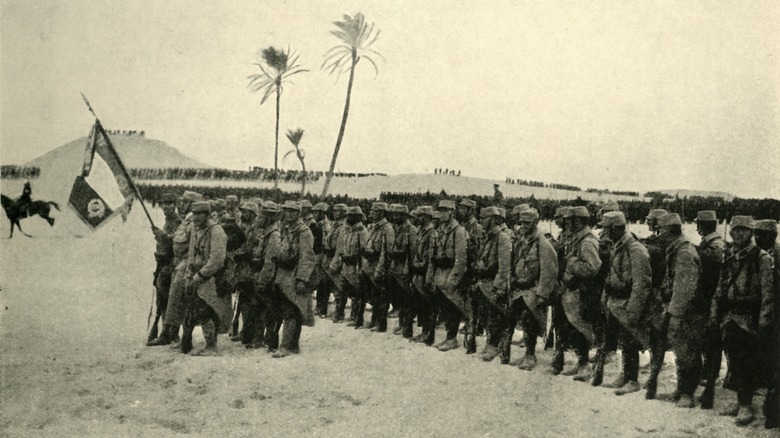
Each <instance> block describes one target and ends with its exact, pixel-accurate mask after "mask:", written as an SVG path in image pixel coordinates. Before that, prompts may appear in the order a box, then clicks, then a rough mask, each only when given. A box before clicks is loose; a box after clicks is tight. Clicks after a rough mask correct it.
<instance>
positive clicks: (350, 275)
mask: <svg viewBox="0 0 780 438" xmlns="http://www.w3.org/2000/svg"><path fill="white" fill-rule="evenodd" d="M347 215H348V217H349V216H352V217H353V220H355V222H354V224H353V225H346V226H345V227H346V228H348V230H347V232H346V234H345V236H344V243H343V249H342V250H341V251H337V252H338V253H339V254H338V256H337V257H334V258H333V261H332V262H331V265H330V267H331V272H340V273H341V276H342V279H343V281H342V283H341V284H342V287H341V289H342V291H343V292H344V293H343V294H342V296H341V297H340V299H339V303H338V306H337V307H336V311H337V313H338V312H341V315H342V316H343V314H344V308H345V307H346V303H347V298H350V299H351V300H352V307H351V311H350V313H351V314H350V319H351V320H352V322H351V323H350V325H353V326H355V328H359V327H362V326H363V313H364V311H365V308H366V302H365V298H364V296H363V295H364V293H365V292H364V290H365V289H366V288H367V287H368V285H367V284H365V281H364V277H363V275H361V269H362V268H361V265H362V263H363V262H362V256H363V251H364V249H365V245H366V242H368V230H367V229H366V227H365V226H364V225H363V222H362V220H361V219H362V217H363V211H362V210H361V209H360V207H352V208H350V209H349V211H348V212H347Z"/></svg>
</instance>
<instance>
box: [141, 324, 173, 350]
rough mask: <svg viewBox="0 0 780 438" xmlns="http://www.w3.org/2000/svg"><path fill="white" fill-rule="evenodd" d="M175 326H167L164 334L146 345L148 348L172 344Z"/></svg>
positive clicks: (163, 330)
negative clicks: (172, 333)
mask: <svg viewBox="0 0 780 438" xmlns="http://www.w3.org/2000/svg"><path fill="white" fill-rule="evenodd" d="M173 330H174V329H173V326H172V325H169V324H165V325H164V326H163V329H162V333H160V336H159V337H158V338H157V339H152V340H151V341H149V342H147V343H146V346H147V347H156V346H159V345H168V344H170V343H171V341H172V339H171V332H173Z"/></svg>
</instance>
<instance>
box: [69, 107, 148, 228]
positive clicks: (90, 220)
mask: <svg viewBox="0 0 780 438" xmlns="http://www.w3.org/2000/svg"><path fill="white" fill-rule="evenodd" d="M134 196H135V190H134V188H133V181H132V180H131V179H130V175H129V174H128V173H127V171H126V169H125V167H124V166H123V165H122V162H121V160H120V159H119V156H118V155H117V153H116V150H115V149H114V147H113V146H112V145H111V140H110V139H109V138H108V135H107V134H106V131H104V130H103V127H102V126H100V122H99V121H97V120H96V121H95V124H94V125H92V131H90V133H89V139H88V140H87V147H86V149H85V150H84V166H83V168H82V170H81V175H79V176H77V177H76V181H75V182H74V183H73V188H72V189H71V191H70V199H69V200H68V203H69V204H70V206H71V207H72V208H73V209H74V210H75V211H76V214H77V215H78V217H79V218H80V219H81V220H82V221H83V222H84V223H85V224H86V225H87V226H88V227H90V228H91V229H92V230H93V231H94V230H95V229H97V228H98V227H100V226H101V225H103V224H105V223H106V222H108V221H109V220H110V219H111V218H113V217H114V216H116V215H117V214H119V213H121V212H122V211H125V210H129V208H130V206H131V205H132V202H133V199H134Z"/></svg>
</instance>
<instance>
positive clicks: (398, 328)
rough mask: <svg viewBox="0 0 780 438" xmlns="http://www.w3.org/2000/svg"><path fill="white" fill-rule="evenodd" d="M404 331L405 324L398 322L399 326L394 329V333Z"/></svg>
mask: <svg viewBox="0 0 780 438" xmlns="http://www.w3.org/2000/svg"><path fill="white" fill-rule="evenodd" d="M403 331H404V328H403V326H402V325H401V324H398V325H397V326H396V327H395V328H394V329H393V334H394V335H400V334H402V333H403Z"/></svg>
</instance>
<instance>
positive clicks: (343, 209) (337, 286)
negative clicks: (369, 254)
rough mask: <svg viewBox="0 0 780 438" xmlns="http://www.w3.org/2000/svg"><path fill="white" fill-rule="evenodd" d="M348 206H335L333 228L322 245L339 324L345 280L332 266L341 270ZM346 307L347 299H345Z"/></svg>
mask: <svg viewBox="0 0 780 438" xmlns="http://www.w3.org/2000/svg"><path fill="white" fill-rule="evenodd" d="M346 216H347V206H346V204H336V205H334V206H333V221H332V222H331V228H330V230H329V231H328V233H327V234H326V235H325V239H324V240H323V244H322V247H323V249H322V251H323V254H324V256H323V257H322V263H321V266H322V269H323V272H322V274H323V276H325V277H326V278H327V279H328V280H329V281H330V282H331V286H332V290H333V301H334V304H335V306H336V309H335V311H334V312H333V322H334V323H339V322H342V321H343V320H344V308H343V307H342V308H340V307H339V303H341V301H342V295H343V293H344V292H343V291H342V290H341V284H342V281H343V279H342V278H341V273H340V272H335V273H334V272H333V271H332V270H331V268H330V267H331V265H333V264H334V263H335V264H336V265H337V266H338V268H337V271H340V269H341V254H342V253H343V251H344V243H345V241H346V236H347V225H346V224H347V219H346ZM343 301H344V304H345V306H346V298H344V299H343Z"/></svg>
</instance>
